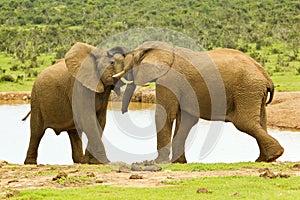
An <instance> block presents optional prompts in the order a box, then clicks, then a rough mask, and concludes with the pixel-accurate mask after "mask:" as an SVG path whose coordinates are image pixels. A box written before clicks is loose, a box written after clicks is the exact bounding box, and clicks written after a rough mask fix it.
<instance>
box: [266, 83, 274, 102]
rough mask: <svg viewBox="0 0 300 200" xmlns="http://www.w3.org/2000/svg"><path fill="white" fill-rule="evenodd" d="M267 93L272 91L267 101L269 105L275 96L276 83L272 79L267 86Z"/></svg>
mask: <svg viewBox="0 0 300 200" xmlns="http://www.w3.org/2000/svg"><path fill="white" fill-rule="evenodd" d="M267 93H270V95H269V100H268V101H267V102H266V104H267V105H268V104H269V103H271V102H272V100H273V97H274V84H273V82H272V81H270V82H269V85H268V87H267Z"/></svg>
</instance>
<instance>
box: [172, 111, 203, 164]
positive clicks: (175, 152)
mask: <svg viewBox="0 0 300 200" xmlns="http://www.w3.org/2000/svg"><path fill="white" fill-rule="evenodd" d="M198 120H199V118H198V117H194V116H192V115H190V114H188V113H186V112H184V111H182V112H178V113H177V118H176V127H175V132H174V136H173V141H172V163H186V162H187V161H186V157H185V141H186V138H187V136H188V134H189V132H190V130H191V128H192V127H193V126H194V125H195V124H196V123H197V122H198Z"/></svg>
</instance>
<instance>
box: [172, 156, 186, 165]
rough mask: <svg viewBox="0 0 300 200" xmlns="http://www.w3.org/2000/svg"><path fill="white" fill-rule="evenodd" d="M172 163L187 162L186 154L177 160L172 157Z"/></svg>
mask: <svg viewBox="0 0 300 200" xmlns="http://www.w3.org/2000/svg"><path fill="white" fill-rule="evenodd" d="M172 163H187V161H186V158H185V155H182V156H180V157H179V158H177V159H176V160H173V159H172Z"/></svg>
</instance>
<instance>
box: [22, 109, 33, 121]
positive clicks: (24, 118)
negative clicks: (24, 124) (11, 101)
mask: <svg viewBox="0 0 300 200" xmlns="http://www.w3.org/2000/svg"><path fill="white" fill-rule="evenodd" d="M30 114H31V110H29V112H28V113H27V115H26V116H25V117H23V119H22V121H25V120H26V119H27V118H28V117H29V115H30Z"/></svg>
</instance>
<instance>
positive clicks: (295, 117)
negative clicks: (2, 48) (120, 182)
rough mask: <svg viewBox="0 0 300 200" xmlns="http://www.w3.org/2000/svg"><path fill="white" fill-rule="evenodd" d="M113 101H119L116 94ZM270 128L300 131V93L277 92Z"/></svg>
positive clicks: (150, 98) (11, 100) (22, 95)
mask: <svg viewBox="0 0 300 200" xmlns="http://www.w3.org/2000/svg"><path fill="white" fill-rule="evenodd" d="M154 91H155V90H154V89H151V88H147V87H145V88H138V89H137V91H136V92H135V94H134V96H133V98H132V101H133V102H143V103H154V102H155V95H154ZM111 100H113V101H119V100H120V97H117V96H116V95H115V94H114V93H112V95H111ZM16 103H17V104H20V103H30V92H0V104H16ZM267 115H268V127H269V128H273V129H274V128H277V129H282V130H292V131H299V130H300V92H276V93H275V96H274V99H273V101H272V103H271V104H270V105H268V106H267Z"/></svg>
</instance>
